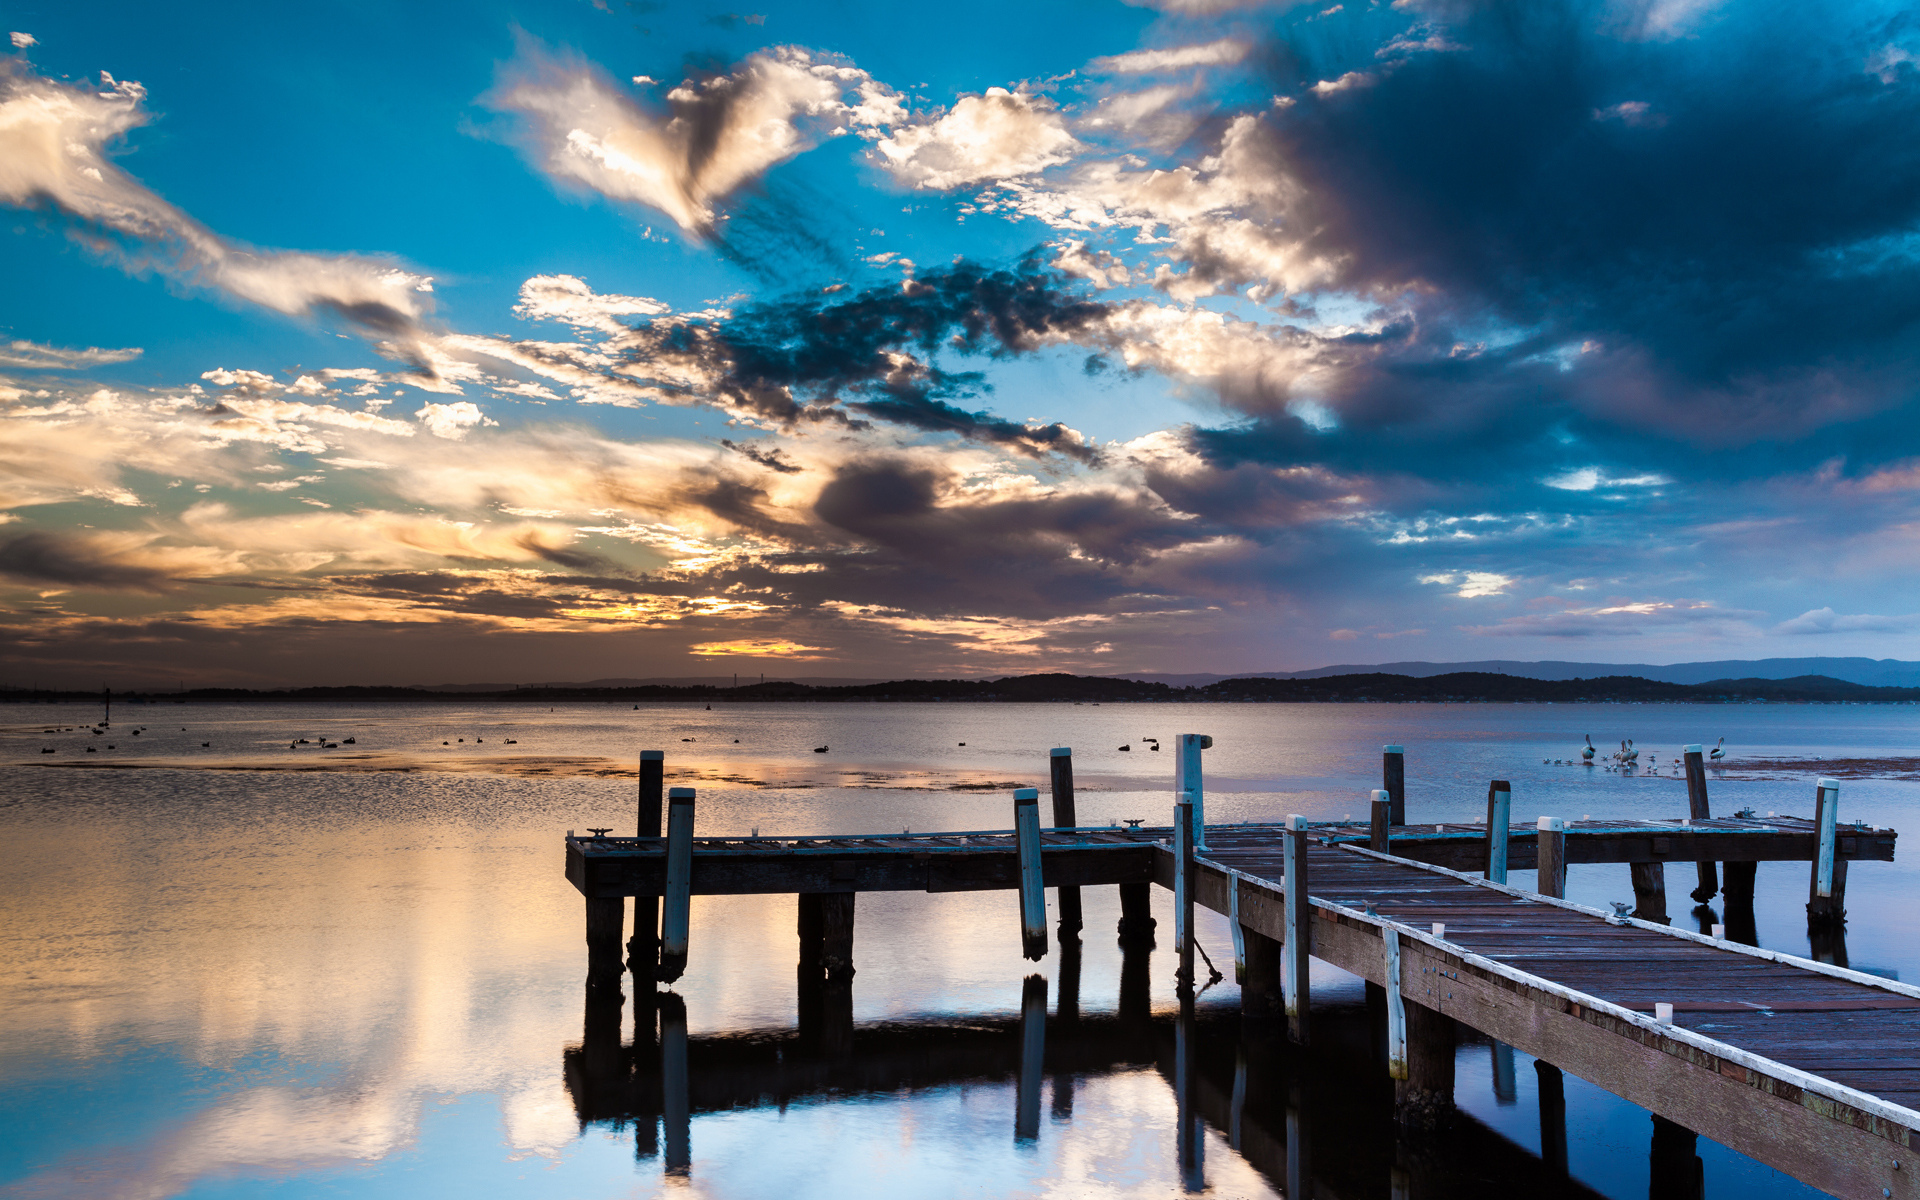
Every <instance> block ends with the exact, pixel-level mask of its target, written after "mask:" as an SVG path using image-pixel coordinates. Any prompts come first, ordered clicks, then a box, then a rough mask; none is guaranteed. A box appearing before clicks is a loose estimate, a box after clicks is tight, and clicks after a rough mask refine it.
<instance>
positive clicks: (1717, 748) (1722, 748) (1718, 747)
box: [1707, 738, 1727, 762]
mask: <svg viewBox="0 0 1920 1200" xmlns="http://www.w3.org/2000/svg"><path fill="white" fill-rule="evenodd" d="M1726 747H1727V739H1725V738H1721V739H1720V740H1719V741H1718V742H1716V743H1715V744H1714V747H1713V749H1711V750H1709V751H1707V757H1708V758H1710V759H1712V760H1713V761H1715V762H1719V761H1720V760H1721V759H1723V758H1725V757H1726V756H1727V749H1726Z"/></svg>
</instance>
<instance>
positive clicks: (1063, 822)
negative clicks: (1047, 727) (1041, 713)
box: [1047, 746, 1081, 946]
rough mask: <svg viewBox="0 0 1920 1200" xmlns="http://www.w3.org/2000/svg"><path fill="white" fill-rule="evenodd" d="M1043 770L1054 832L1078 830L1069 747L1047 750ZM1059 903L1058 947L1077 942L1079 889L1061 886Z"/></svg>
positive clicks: (1070, 749) (1078, 934)
mask: <svg viewBox="0 0 1920 1200" xmlns="http://www.w3.org/2000/svg"><path fill="white" fill-rule="evenodd" d="M1047 769H1048V772H1049V774H1050V775H1051V780H1050V782H1051V783H1052V784H1053V826H1054V828H1055V829H1078V828H1079V827H1080V822H1079V821H1078V820H1077V819H1076V818H1075V816H1074V812H1073V748H1072V747H1071V746H1055V747H1054V748H1053V749H1052V750H1049V751H1047ZM1059 904H1060V944H1061V945H1062V946H1064V945H1066V943H1067V942H1068V941H1077V940H1079V937H1080V924H1081V921H1080V889H1079V888H1077V887H1063V888H1060V889H1059Z"/></svg>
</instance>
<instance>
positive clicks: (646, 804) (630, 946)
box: [627, 750, 667, 990]
mask: <svg viewBox="0 0 1920 1200" xmlns="http://www.w3.org/2000/svg"><path fill="white" fill-rule="evenodd" d="M666 757H667V756H666V752H665V751H662V750H642V751H641V752H640V810H639V821H638V822H636V825H637V830H638V832H637V833H636V835H635V836H637V837H643V838H657V837H659V836H660V810H661V809H662V808H663V807H664V806H665V804H666V792H665V790H664V783H665V778H666V767H667V764H666ZM659 962H660V898H659V897H658V896H635V897H634V898H633V936H632V937H630V938H628V939H627V969H628V970H631V971H632V972H633V977H634V979H635V980H641V979H644V980H646V981H648V982H649V983H651V982H652V981H653V969H654V967H655V966H657V965H658V964H659ZM648 990H651V989H648Z"/></svg>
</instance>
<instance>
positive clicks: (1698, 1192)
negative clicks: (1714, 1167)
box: [1647, 1113, 1707, 1200]
mask: <svg viewBox="0 0 1920 1200" xmlns="http://www.w3.org/2000/svg"><path fill="white" fill-rule="evenodd" d="M1699 1141H1700V1136H1699V1135H1698V1134H1696V1133H1694V1132H1693V1130H1691V1129H1688V1128H1687V1127H1686V1126H1684V1125H1678V1124H1675V1123H1674V1122H1672V1121H1669V1120H1667V1119H1666V1118H1665V1117H1663V1116H1660V1115H1659V1114H1658V1113H1655V1114H1654V1117H1653V1142H1652V1145H1651V1146H1650V1147H1649V1149H1648V1154H1647V1178H1648V1185H1647V1197H1648V1200H1702V1198H1703V1197H1704V1196H1705V1195H1706V1187H1707V1179H1706V1171H1707V1168H1706V1164H1705V1163H1703V1162H1702V1161H1701V1160H1700V1154H1699Z"/></svg>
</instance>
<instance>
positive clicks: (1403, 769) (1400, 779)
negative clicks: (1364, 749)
mask: <svg viewBox="0 0 1920 1200" xmlns="http://www.w3.org/2000/svg"><path fill="white" fill-rule="evenodd" d="M1380 786H1381V787H1382V788H1384V789H1386V793H1387V795H1389V796H1391V797H1393V823H1394V824H1395V825H1405V824H1406V823H1407V748H1406V747H1405V746H1382V747H1380Z"/></svg>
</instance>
